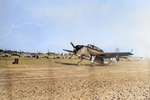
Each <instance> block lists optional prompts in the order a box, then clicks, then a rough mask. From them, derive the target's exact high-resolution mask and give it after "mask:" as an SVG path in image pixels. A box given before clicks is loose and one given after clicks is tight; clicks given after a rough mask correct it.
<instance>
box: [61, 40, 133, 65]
mask: <svg viewBox="0 0 150 100" xmlns="http://www.w3.org/2000/svg"><path fill="white" fill-rule="evenodd" d="M70 44H71V45H72V47H73V51H72V50H66V49H63V50H64V51H67V52H70V53H73V54H74V55H76V56H78V57H80V58H81V60H80V61H79V62H78V65H81V62H82V60H83V59H84V58H85V59H89V60H91V67H94V66H95V63H94V62H98V63H101V64H104V59H105V58H106V59H109V62H108V64H109V65H110V66H111V62H112V61H115V62H118V61H119V58H120V57H122V56H128V55H133V54H132V53H131V52H132V50H133V49H132V50H131V52H119V49H118V48H116V51H115V52H104V51H103V50H102V49H100V48H98V47H96V46H94V45H91V44H88V45H87V46H84V45H76V46H75V45H74V44H73V43H72V42H70Z"/></svg>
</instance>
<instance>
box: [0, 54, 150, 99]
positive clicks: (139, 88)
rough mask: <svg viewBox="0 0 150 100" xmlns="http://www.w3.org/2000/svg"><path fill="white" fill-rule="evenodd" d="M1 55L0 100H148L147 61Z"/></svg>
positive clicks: (149, 68)
mask: <svg viewBox="0 0 150 100" xmlns="http://www.w3.org/2000/svg"><path fill="white" fill-rule="evenodd" d="M13 61H14V58H12V57H10V58H0V100H150V63H149V61H148V60H147V61H120V62H119V63H114V64H112V66H108V65H104V66H101V65H99V64H96V66H95V67H90V61H87V60H83V62H82V65H81V66H77V62H78V61H79V59H46V58H40V59H35V58H19V64H12V62H13Z"/></svg>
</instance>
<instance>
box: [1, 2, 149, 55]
mask: <svg viewBox="0 0 150 100" xmlns="http://www.w3.org/2000/svg"><path fill="white" fill-rule="evenodd" d="M149 5H150V1H149V0H0V49H6V50H17V51H19V50H20V49H21V50H22V51H26V52H37V51H41V52H44V53H46V52H47V51H48V50H49V51H50V52H55V53H62V52H63V51H62V49H72V46H71V45H70V42H73V43H74V44H75V45H77V44H83V45H87V44H94V45H96V46H98V47H100V48H102V49H103V50H104V51H105V52H111V51H112V52H113V51H115V49H116V48H119V49H120V51H123V52H125V51H131V49H133V53H134V56H142V57H150V53H149V49H150V6H149Z"/></svg>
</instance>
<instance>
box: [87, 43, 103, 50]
mask: <svg viewBox="0 0 150 100" xmlns="http://www.w3.org/2000/svg"><path fill="white" fill-rule="evenodd" d="M87 46H88V47H89V48H91V49H95V50H98V51H100V52H104V51H103V50H102V49H100V48H98V47H96V46H94V45H91V44H88V45H87Z"/></svg>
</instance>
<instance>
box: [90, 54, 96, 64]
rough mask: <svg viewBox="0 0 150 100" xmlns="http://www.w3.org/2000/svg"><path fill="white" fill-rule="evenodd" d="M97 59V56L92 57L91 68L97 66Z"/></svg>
mask: <svg viewBox="0 0 150 100" xmlns="http://www.w3.org/2000/svg"><path fill="white" fill-rule="evenodd" d="M95 57H96V56H92V57H91V67H94V66H95V63H94V59H95Z"/></svg>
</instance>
